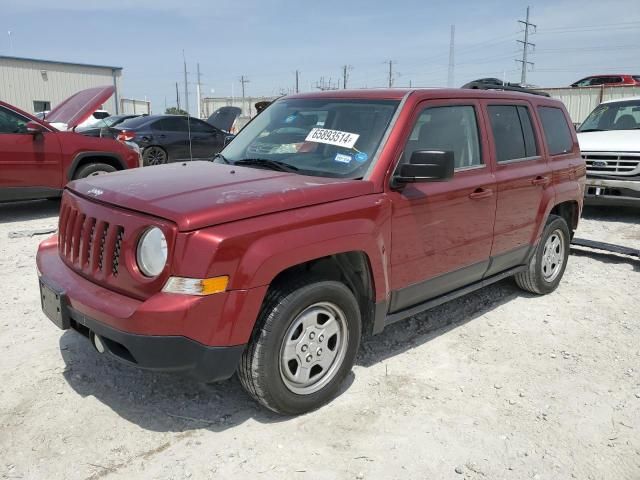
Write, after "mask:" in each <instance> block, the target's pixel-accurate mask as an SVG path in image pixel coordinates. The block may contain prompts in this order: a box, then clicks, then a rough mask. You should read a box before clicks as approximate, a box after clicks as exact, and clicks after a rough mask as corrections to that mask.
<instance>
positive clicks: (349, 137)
mask: <svg viewBox="0 0 640 480" xmlns="http://www.w3.org/2000/svg"><path fill="white" fill-rule="evenodd" d="M358 138H360V135H358V134H357V133H349V132H341V131H340V130H329V129H328V128H312V129H311V131H310V132H309V135H307V138H305V141H307V142H317V143H327V144H329V145H336V146H337V147H344V148H353V146H354V145H355V144H356V142H357V141H358Z"/></svg>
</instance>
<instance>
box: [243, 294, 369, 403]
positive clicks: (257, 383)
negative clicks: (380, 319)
mask: <svg viewBox="0 0 640 480" xmlns="http://www.w3.org/2000/svg"><path fill="white" fill-rule="evenodd" d="M258 321H259V322H260V323H259V324H258V327H257V329H256V332H255V334H254V337H253V338H252V340H251V342H250V344H249V346H248V347H247V349H246V350H245V352H244V354H243V357H242V361H241V362H240V368H239V371H238V375H239V377H240V381H241V383H242V385H243V387H244V388H245V390H247V392H248V393H249V394H250V395H251V396H253V398H255V399H256V400H257V401H258V402H260V403H261V404H262V405H264V406H266V407H267V408H269V409H271V410H273V411H275V412H278V413H281V414H286V415H297V414H301V413H305V412H308V411H310V410H314V409H316V408H318V407H320V406H321V405H323V404H325V403H326V402H327V401H329V400H330V399H331V398H333V396H334V395H335V394H336V393H337V391H338V389H339V388H340V385H341V384H342V382H343V381H344V379H345V377H346V376H347V374H348V373H349V371H351V368H352V367H353V363H354V361H355V356H356V353H357V350H358V346H359V343H360V331H361V318H360V309H359V307H358V302H357V301H356V298H355V297H354V295H353V293H351V291H350V290H349V289H348V288H347V287H346V286H345V285H344V284H342V283H340V282H335V281H318V282H314V283H310V284H306V285H305V284H298V285H294V286H289V287H273V288H272V289H271V291H270V293H269V295H268V296H267V299H266V301H265V305H264V306H263V310H262V312H261V315H260V318H259V320H258Z"/></svg>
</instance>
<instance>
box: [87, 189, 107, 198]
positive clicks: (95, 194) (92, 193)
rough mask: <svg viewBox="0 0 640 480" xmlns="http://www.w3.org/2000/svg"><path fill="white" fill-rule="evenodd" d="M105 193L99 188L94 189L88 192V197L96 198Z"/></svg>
mask: <svg viewBox="0 0 640 480" xmlns="http://www.w3.org/2000/svg"><path fill="white" fill-rule="evenodd" d="M103 193H104V191H102V190H100V189H99V188H92V189H91V190H89V191H88V192H87V195H93V196H95V197H97V196H99V195H102V194H103Z"/></svg>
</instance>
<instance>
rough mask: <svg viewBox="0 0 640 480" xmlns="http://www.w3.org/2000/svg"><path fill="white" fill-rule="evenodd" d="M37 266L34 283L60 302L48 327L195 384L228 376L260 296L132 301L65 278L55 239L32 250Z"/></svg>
mask: <svg viewBox="0 0 640 480" xmlns="http://www.w3.org/2000/svg"><path fill="white" fill-rule="evenodd" d="M37 264H38V271H39V274H40V279H41V283H44V284H45V285H46V286H48V287H51V289H52V291H54V292H56V293H58V294H59V296H60V298H61V300H60V309H61V310H62V312H61V317H63V318H64V319H65V320H64V321H61V322H55V321H54V323H56V324H57V325H58V326H59V327H60V328H63V329H66V328H73V329H74V330H77V331H78V332H80V333H83V334H85V335H87V336H89V337H93V335H95V334H97V335H99V336H100V337H101V338H102V339H104V340H105V341H104V342H103V344H104V345H105V347H106V350H107V351H108V352H109V353H110V354H112V355H113V356H115V357H116V358H117V359H119V360H122V361H124V362H127V363H129V364H133V365H136V366H138V367H141V368H145V369H151V370H160V371H172V372H183V373H188V374H190V375H192V376H194V377H196V378H198V379H199V380H203V381H216V380H221V379H224V378H228V377H230V376H231V375H233V373H234V371H235V369H236V366H237V364H238V361H239V359H240V356H241V354H242V351H243V350H244V347H245V344H246V343H247V341H248V339H249V336H250V334H251V331H252V329H253V325H254V323H255V319H256V318H257V313H258V311H259V308H260V304H261V303H262V299H263V298H264V293H265V292H266V288H267V287H266V286H265V287H264V288H263V287H258V288H254V289H249V290H233V291H228V292H225V293H220V294H215V295H210V296H204V297H196V296H189V295H178V294H170V293H162V292H159V293H157V294H155V295H153V296H151V297H150V298H148V299H147V300H138V299H135V298H131V297H128V296H126V295H123V294H120V293H117V292H114V291H112V290H109V289H106V288H104V287H102V286H100V285H97V284H95V283H93V282H91V281H89V280H87V279H85V278H84V277H82V276H80V275H79V274H77V273H76V272H74V271H73V270H71V269H70V268H69V267H68V266H67V265H66V264H65V263H64V262H63V261H62V259H61V258H60V256H59V254H58V250H57V238H56V237H55V236H54V237H52V238H51V239H49V240H45V241H44V242H43V243H42V244H41V245H40V248H39V250H38V255H37ZM42 294H43V293H42V292H41V295H42ZM44 307H45V302H43V310H44ZM54 310H55V309H54ZM45 313H47V312H46V310H45ZM49 317H50V318H51V316H50V315H49Z"/></svg>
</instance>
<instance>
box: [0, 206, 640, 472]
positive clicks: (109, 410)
mask: <svg viewBox="0 0 640 480" xmlns="http://www.w3.org/2000/svg"><path fill="white" fill-rule="evenodd" d="M57 208H58V204H57V203H55V202H47V201H43V202H31V203H23V204H13V205H0V272H1V274H0V275H1V276H0V279H1V284H2V286H3V289H2V293H1V294H0V302H1V305H2V312H3V315H2V319H1V320H0V322H1V323H0V324H1V325H2V327H1V328H0V358H1V359H2V360H1V363H0V365H1V368H0V477H1V478H31V479H45V478H46V479H58V478H60V479H98V478H123V479H131V478H162V479H164V478H176V479H182V478H189V477H192V478H198V479H200V478H255V479H262V478H264V479H283V478H287V479H336V478H339V479H342V478H345V479H353V478H356V479H358V478H371V479H396V478H397V479H408V478H411V479H413V478H420V479H423V478H437V479H462V478H465V479H502V478H505V479H529V478H533V479H553V480H557V479H565V478H578V479H616V480H621V479H634V480H637V479H640V342H639V341H638V340H639V339H640V315H638V311H639V307H640V296H639V295H638V287H639V286H640V262H639V261H638V260H634V259H632V258H631V257H625V256H619V255H612V254H603V253H594V252H587V251H585V250H578V249H575V250H573V251H572V255H571V257H570V259H569V265H568V268H567V271H566V273H565V276H564V279H563V281H562V283H561V285H560V288H559V289H558V290H557V291H556V292H554V293H553V294H551V295H548V296H545V297H536V296H532V295H529V294H525V293H523V292H521V291H520V290H518V289H517V287H516V286H515V284H514V283H513V281H511V280H506V281H503V282H500V283H498V284H496V285H493V286H490V287H487V288H485V289H483V290H480V291H478V292H476V293H474V294H472V295H469V296H467V297H465V298H461V299H459V300H456V301H453V302H450V303H448V304H446V305H443V306H441V307H439V308H436V309H434V310H432V311H430V312H428V313H427V314H424V315H420V316H419V317H417V318H414V319H411V320H408V321H406V322H404V323H399V324H396V325H394V326H392V327H390V328H388V329H387V330H385V332H384V333H383V334H382V335H379V336H376V337H372V338H369V339H366V340H365V341H364V342H363V345H362V348H361V351H360V354H359V357H358V360H357V365H356V367H355V368H354V371H353V374H352V375H351V376H350V378H349V380H348V382H347V383H346V385H345V386H344V389H343V393H342V394H341V395H340V396H339V397H338V398H337V399H335V400H334V401H333V402H332V403H331V404H329V405H327V406H326V407H324V408H322V409H320V410H318V411H316V412H313V413H311V414H308V415H304V416H301V417H298V418H282V417H278V416H276V415H274V414H271V413H269V412H266V411H265V410H263V409H261V408H259V407H257V405H256V404H254V403H253V402H252V401H251V400H250V399H249V398H248V397H247V396H246V395H245V394H244V393H243V391H242V389H241V387H240V385H239V382H238V381H237V380H236V379H235V378H234V379H232V380H229V381H227V382H224V383H222V384H218V385H200V384H197V383H194V382H192V381H190V380H188V379H184V378H179V377H175V376H171V375H160V374H153V373H148V372H142V371H138V370H136V369H134V368H129V367H127V366H124V365H121V364H119V363H117V362H115V361H113V360H111V359H110V358H108V357H104V356H99V355H97V354H96V353H95V352H94V350H93V348H92V347H91V346H90V345H89V343H88V342H87V341H86V340H85V339H84V338H83V337H80V336H79V335H77V334H74V333H72V332H64V333H61V332H60V331H59V330H57V329H56V328H55V327H54V326H53V325H52V324H51V322H49V321H48V320H47V319H46V318H45V317H44V315H43V314H42V313H41V311H40V306H39V299H38V291H37V280H36V273H35V268H34V256H35V252H36V247H37V245H38V243H39V242H40V241H41V240H42V239H43V238H45V237H44V236H43V235H35V236H32V237H30V236H28V233H29V232H32V231H34V230H39V229H46V228H48V227H55V225H56V217H55V216H56V214H57ZM16 232H18V233H17V235H16ZM25 232H26V233H25ZM10 233H11V235H10ZM25 235H26V236H25ZM578 235H579V236H581V237H583V238H591V239H597V240H603V241H607V242H611V243H618V244H621V245H626V246H629V247H634V248H640V213H639V212H638V211H625V210H621V209H610V210H607V209H599V210H588V211H587V212H586V213H585V218H584V219H583V220H582V223H581V226H580V228H579V231H578Z"/></svg>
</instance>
